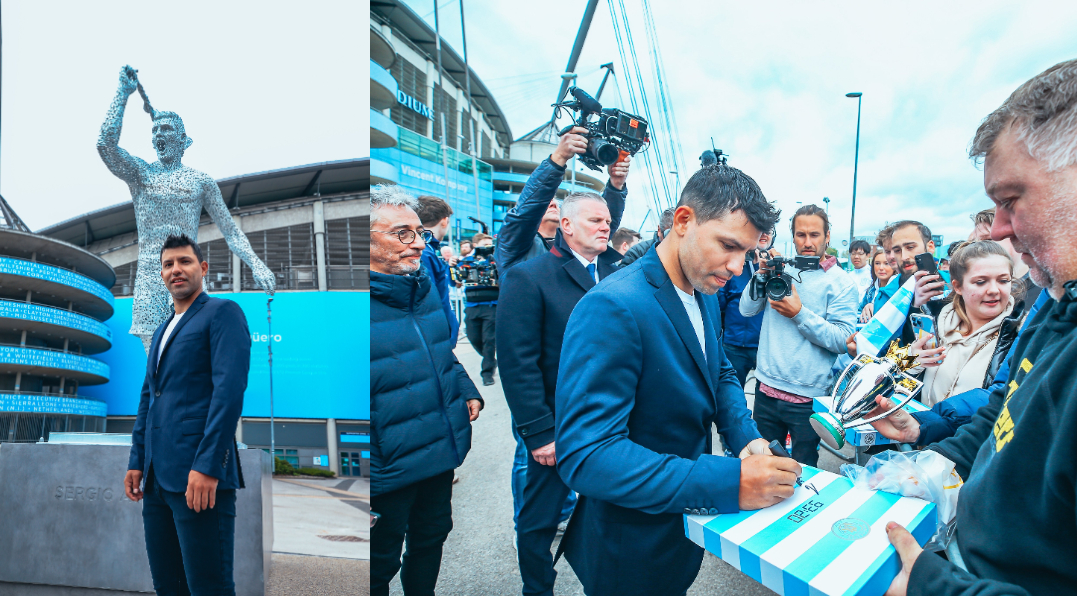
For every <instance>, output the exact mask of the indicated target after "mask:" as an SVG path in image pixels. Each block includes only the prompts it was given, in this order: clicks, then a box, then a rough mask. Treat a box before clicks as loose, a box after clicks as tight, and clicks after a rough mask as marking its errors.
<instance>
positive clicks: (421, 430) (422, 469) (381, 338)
mask: <svg viewBox="0 0 1077 596" xmlns="http://www.w3.org/2000/svg"><path fill="white" fill-rule="evenodd" d="M432 289H433V286H432V285H431V283H430V278H429V277H427V276H426V274H425V273H424V272H423V270H422V269H420V270H419V273H418V274H416V275H385V274H382V273H376V272H374V271H371V272H370V297H371V304H370V422H371V429H372V433H371V434H372V444H371V449H370V477H371V478H370V494H372V495H380V494H384V493H387V492H390V491H394V490H397V489H399V488H403V487H405V486H407V485H409V484H413V483H415V482H418V481H420V480H423V479H425V478H429V477H431V476H434V475H437V474H440V473H442V472H445V471H447V470H452V469H455V468H456V467H457V466H459V465H460V464H462V463H464V457H465V456H466V455H467V452H468V450H469V449H471V422H470V420H469V415H468V409H467V400H469V399H480V400H481V398H480V397H479V392H478V390H476V389H475V384H474V383H472V382H471V379H470V378H468V376H467V373H466V372H464V367H463V366H461V365H460V363H459V362H457V360H456V356H455V355H453V352H452V346H450V345H449V322H448V321H447V320H446V318H445V313H444V311H442V308H441V302H440V300H439V299H438V295H437V293H436V292H432V291H431V290H432Z"/></svg>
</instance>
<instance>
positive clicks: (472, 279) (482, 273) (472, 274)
mask: <svg viewBox="0 0 1077 596" xmlns="http://www.w3.org/2000/svg"><path fill="white" fill-rule="evenodd" d="M472 254H473V255H474V258H471V256H469V257H468V258H466V259H464V260H461V261H459V262H458V263H457V264H456V266H455V267H453V268H451V269H450V270H449V272H450V274H451V276H452V280H453V282H455V283H458V284H462V285H463V286H464V287H465V288H466V287H468V286H487V287H490V286H497V281H498V273H497V264H496V263H494V261H493V256H494V247H492V246H476V247H475V252H474V253H472Z"/></svg>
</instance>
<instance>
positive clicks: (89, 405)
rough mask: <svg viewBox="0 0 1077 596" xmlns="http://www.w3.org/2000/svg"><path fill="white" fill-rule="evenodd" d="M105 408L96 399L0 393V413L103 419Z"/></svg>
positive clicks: (102, 403) (103, 403)
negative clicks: (65, 415) (61, 415)
mask: <svg viewBox="0 0 1077 596" xmlns="http://www.w3.org/2000/svg"><path fill="white" fill-rule="evenodd" d="M105 407H106V406H105V402H102V401H97V400H96V399H79V398H76V397H60V396H58V395H27V394H25V393H19V394H14V393H0V412H23V413H29V414H70V415H72V416H102V417H104V415H105Z"/></svg>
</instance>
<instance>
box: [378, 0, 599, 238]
mask: <svg viewBox="0 0 1077 596" xmlns="http://www.w3.org/2000/svg"><path fill="white" fill-rule="evenodd" d="M454 14H456V13H454ZM446 18H447V17H446ZM436 48H437V34H436V33H435V31H434V29H433V28H432V27H431V26H430V25H429V24H428V23H427V22H426V21H425V20H423V18H421V17H420V16H419V15H417V14H416V13H415V12H414V11H412V10H411V8H409V7H408V6H407V4H406V3H404V2H403V1H401V0H385V1H379V2H377V3H372V4H371V6H370V147H371V160H370V175H371V182H373V183H375V184H399V185H400V186H402V187H404V188H406V189H408V190H409V191H411V192H412V193H414V194H416V195H433V196H437V197H441V198H443V199H445V200H446V201H447V202H448V203H449V205H450V206H452V208H453V219H452V225H451V226H450V230H449V237H448V239H450V240H451V241H453V242H454V243H455V242H457V241H458V240H459V239H460V238H469V237H470V236H471V235H473V234H475V233H476V232H480V231H482V229H481V228H482V225H481V224H479V223H477V222H475V221H474V220H473V219H471V218H474V219H477V220H479V221H481V222H483V224H485V225H486V226H488V229H489V230H490V233H492V234H497V232H498V231H499V229H500V227H501V222H502V220H503V219H504V215H505V213H506V212H507V211H508V210H509V209H511V208H512V207H513V206H514V205H515V204H516V200H517V199H518V198H519V193H520V191H521V190H522V189H523V186H524V184H525V183H526V182H527V177H528V176H530V175H531V172H533V171H534V169H535V168H536V167H537V165H538V162H541V161H542V160H543V159H545V158H546V157H547V156H548V155H549V154H550V153H551V152H552V150H553V147H554V144H556V140H554V137H552V136H551V135H550V134H549V131H547V130H545V129H546V127H545V126H544V127H540V128H539V129H536V130H535V131H532V132H530V133H528V134H527V135H524V136H523V137H521V138H520V139H518V140H516V141H513V140H512V131H511V130H510V129H509V124H508V122H507V120H506V118H505V115H504V114H503V113H502V111H501V108H500V107H499V106H498V104H497V102H496V101H495V99H494V97H493V95H492V94H491V93H490V90H489V89H488V88H487V87H486V85H485V84H484V83H483V82H482V80H481V79H480V78H479V76H478V75H477V74H476V73H475V71H474V70H471V69H470V68H469V67H468V66H466V65H465V61H464V58H463V57H461V56H460V55H459V54H458V53H457V52H456V51H455V50H454V49H453V48H452V47H451V46H450V45H449V44H448V43H447V42H446V41H445V39H444V38H442V40H441V67H442V72H443V73H444V86H442V85H441V84H439V80H440V79H441V78H440V77H439V76H438V56H437V49H436ZM469 83H470V90H471V97H470V100H469V98H468V85H469ZM443 129H444V133H443ZM473 131H474V132H473ZM443 137H444V140H445V148H444V150H443V148H442V144H441V141H442V139H443ZM604 184H605V180H602V181H599V180H598V179H596V178H594V177H591V176H587V175H585V174H581V173H577V174H576V177H575V185H573V183H572V179H571V175H567V176H566V181H565V182H564V183H562V184H561V187H560V189H559V190H558V195H559V196H564V195H565V194H567V193H568V192H571V191H572V190H574V189H575V190H586V191H601V190H602V188H603V185H604Z"/></svg>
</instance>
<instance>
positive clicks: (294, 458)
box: [265, 449, 299, 468]
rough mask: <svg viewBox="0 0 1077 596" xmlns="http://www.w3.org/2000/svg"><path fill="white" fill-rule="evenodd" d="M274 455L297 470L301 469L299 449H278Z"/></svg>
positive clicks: (267, 451)
mask: <svg viewBox="0 0 1077 596" xmlns="http://www.w3.org/2000/svg"><path fill="white" fill-rule="evenodd" d="M265 452H266V453H269V450H268V449H266V450H265ZM273 455H276V456H277V459H282V460H284V461H286V462H288V463H290V464H292V466H294V467H296V468H298V467H299V450H298V449H277V450H275V451H274V452H273Z"/></svg>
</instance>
